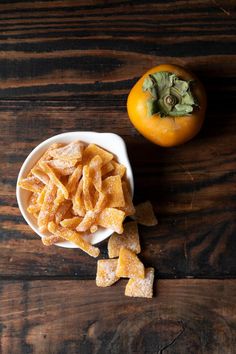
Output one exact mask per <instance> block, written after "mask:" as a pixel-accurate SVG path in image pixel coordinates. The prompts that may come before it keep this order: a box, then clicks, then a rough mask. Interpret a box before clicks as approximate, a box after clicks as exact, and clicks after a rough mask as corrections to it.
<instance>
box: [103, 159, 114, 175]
mask: <svg viewBox="0 0 236 354" xmlns="http://www.w3.org/2000/svg"><path fill="white" fill-rule="evenodd" d="M112 170H114V166H113V165H112V162H108V163H107V164H105V165H103V166H102V177H104V176H106V175H107V174H108V173H109V172H111V171H112Z"/></svg>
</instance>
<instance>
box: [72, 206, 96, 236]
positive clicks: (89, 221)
mask: <svg viewBox="0 0 236 354" xmlns="http://www.w3.org/2000/svg"><path fill="white" fill-rule="evenodd" d="M96 217H97V214H96V213H95V212H94V211H92V210H88V211H87V212H86V214H85V216H84V218H83V220H82V221H81V223H80V224H79V225H78V226H77V227H76V231H78V232H85V231H87V230H89V229H90V227H91V226H92V225H93V224H94V223H95V221H96Z"/></svg>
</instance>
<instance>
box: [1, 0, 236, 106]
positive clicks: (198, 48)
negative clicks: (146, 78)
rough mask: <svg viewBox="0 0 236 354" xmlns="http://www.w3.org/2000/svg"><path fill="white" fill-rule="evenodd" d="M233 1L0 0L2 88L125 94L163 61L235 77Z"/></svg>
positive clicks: (18, 93) (47, 93)
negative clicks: (140, 77) (142, 76)
mask: <svg viewBox="0 0 236 354" xmlns="http://www.w3.org/2000/svg"><path fill="white" fill-rule="evenodd" d="M234 5H235V4H234V2H233V1H221V0H217V1H212V0H207V1H206V0H197V1H194V2H189V1H157V2H156V1H149V2H148V4H147V3H146V1H138V2H134V1H109V2H107V1H95V2H93V1H91V2H90V1H89V2H87V1H42V2H41V1H40V2H38V1H34V2H33V3H32V1H30V2H29V1H20V2H19V1H16V2H15V1H14V2H10V3H7V4H6V3H1V4H0V19H1V21H0V67H1V68H2V70H1V86H0V95H1V97H2V98H15V97H22V98H39V97H41V98H55V97H57V98H59V97H60V98H76V99H77V98H79V99H82V100H84V99H85V98H86V96H87V95H89V98H90V101H91V98H92V96H93V100H94V99H95V102H97V100H100V98H101V99H102V98H103V97H104V96H105V97H107V98H108V97H110V98H111V100H114V96H113V95H115V97H116V99H117V98H118V99H123V97H124V95H126V94H127V93H128V91H129V89H130V87H131V86H132V84H133V83H134V82H135V80H137V78H138V77H139V76H140V75H141V74H142V73H143V72H145V71H146V70H147V69H149V68H150V67H152V66H155V65H157V64H159V63H163V62H173V63H177V64H180V65H187V66H189V67H190V68H191V69H193V70H195V71H196V72H197V73H200V74H202V78H203V79H205V73H206V72H207V76H211V77H212V78H213V80H214V81H215V82H217V84H218V85H217V86H221V87H222V83H223V82H224V83H225V81H226V80H225V78H230V80H231V83H232V80H234V82H235V75H236V70H235V64H234V63H235V51H236V45H235V34H236V25H235V23H236V21H235V17H236V16H235V8H234ZM209 64H210V65H209ZM204 81H206V83H208V80H207V79H206V80H204ZM227 84H229V83H227ZM111 94H112V95H111ZM98 106H99V104H98Z"/></svg>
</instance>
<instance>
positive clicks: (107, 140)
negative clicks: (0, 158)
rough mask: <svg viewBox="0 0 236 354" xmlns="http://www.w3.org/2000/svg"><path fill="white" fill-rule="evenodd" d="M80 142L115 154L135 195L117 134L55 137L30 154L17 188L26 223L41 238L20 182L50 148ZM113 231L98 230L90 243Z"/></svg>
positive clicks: (69, 243) (18, 200)
mask: <svg viewBox="0 0 236 354" xmlns="http://www.w3.org/2000/svg"><path fill="white" fill-rule="evenodd" d="M75 140H80V141H83V142H85V143H94V144H97V145H99V146H101V147H102V148H104V149H106V150H108V151H110V152H111V153H113V154H114V155H115V156H116V157H117V160H118V161H119V162H120V163H121V164H123V165H124V166H125V167H126V169H127V170H126V176H127V179H128V181H129V183H130V187H131V191H132V194H133V190H134V181H133V173H132V169H131V166H130V162H129V158H128V155H127V150H126V145H125V142H124V140H123V139H122V138H121V137H120V136H119V135H117V134H113V133H95V132H70V133H63V134H59V135H55V136H53V137H51V138H49V139H47V140H45V141H43V142H42V143H41V144H39V145H38V146H36V148H35V149H34V150H33V151H32V152H31V153H30V154H29V156H28V157H27V159H26V160H25V162H24V163H23V165H22V167H21V169H20V172H19V175H18V179H17V186H16V197H17V202H18V205H19V208H20V211H21V214H22V215H23V217H24V219H25V221H26V222H27V223H28V225H29V226H30V227H31V228H32V229H33V230H34V231H35V232H36V233H37V234H38V235H39V236H40V237H43V236H44V235H45V234H42V233H41V232H40V231H39V229H38V226H37V223H36V220H35V218H34V217H33V216H32V215H31V214H29V213H28V212H27V204H28V198H29V195H30V192H29V191H27V190H24V189H22V188H20V187H19V186H18V181H19V179H21V178H24V177H26V176H27V174H28V173H29V171H30V170H31V168H32V167H33V166H34V165H35V163H36V162H37V161H38V159H39V158H40V157H41V156H42V154H43V153H44V152H45V151H46V150H47V149H48V147H49V146H50V145H51V144H53V143H65V144H68V143H70V142H72V141H75ZM112 233H113V231H112V230H111V229H102V228H100V229H98V231H97V232H95V233H94V234H91V235H89V236H88V239H89V241H90V242H91V243H92V244H96V243H98V242H101V241H103V240H105V239H106V238H107V237H109V236H110V235H111V234H112ZM56 245H57V246H62V247H66V248H78V247H77V246H76V245H75V244H73V243H71V242H67V241H65V242H59V243H57V244H56Z"/></svg>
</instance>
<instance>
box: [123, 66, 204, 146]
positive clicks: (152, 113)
mask: <svg viewBox="0 0 236 354" xmlns="http://www.w3.org/2000/svg"><path fill="white" fill-rule="evenodd" d="M206 103H207V99H206V92H205V89H204V87H203V85H202V84H201V82H200V81H199V79H198V78H197V77H196V76H195V75H194V74H193V73H191V72H190V71H188V70H186V69H184V68H182V67H180V66H176V65H169V64H163V65H159V66H156V67H154V68H152V69H150V70H149V71H147V72H146V73H145V74H144V75H143V76H142V77H141V78H140V79H139V80H138V82H137V83H136V84H135V85H134V87H133V88H132V89H131V91H130V93H129V96H128V100H127V110H128V115H129V118H130V120H131V122H132V123H133V125H134V126H135V127H136V129H137V130H138V131H139V132H140V133H141V134H142V135H143V136H145V137H146V138H147V139H149V140H150V141H152V142H153V143H155V144H158V145H161V146H165V147H170V146H176V145H180V144H183V143H185V142H187V141H188V140H190V139H192V138H193V137H194V136H195V135H196V134H197V133H198V132H199V131H200V129H201V127H202V124H203V121H204V118H205V111H206Z"/></svg>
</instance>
